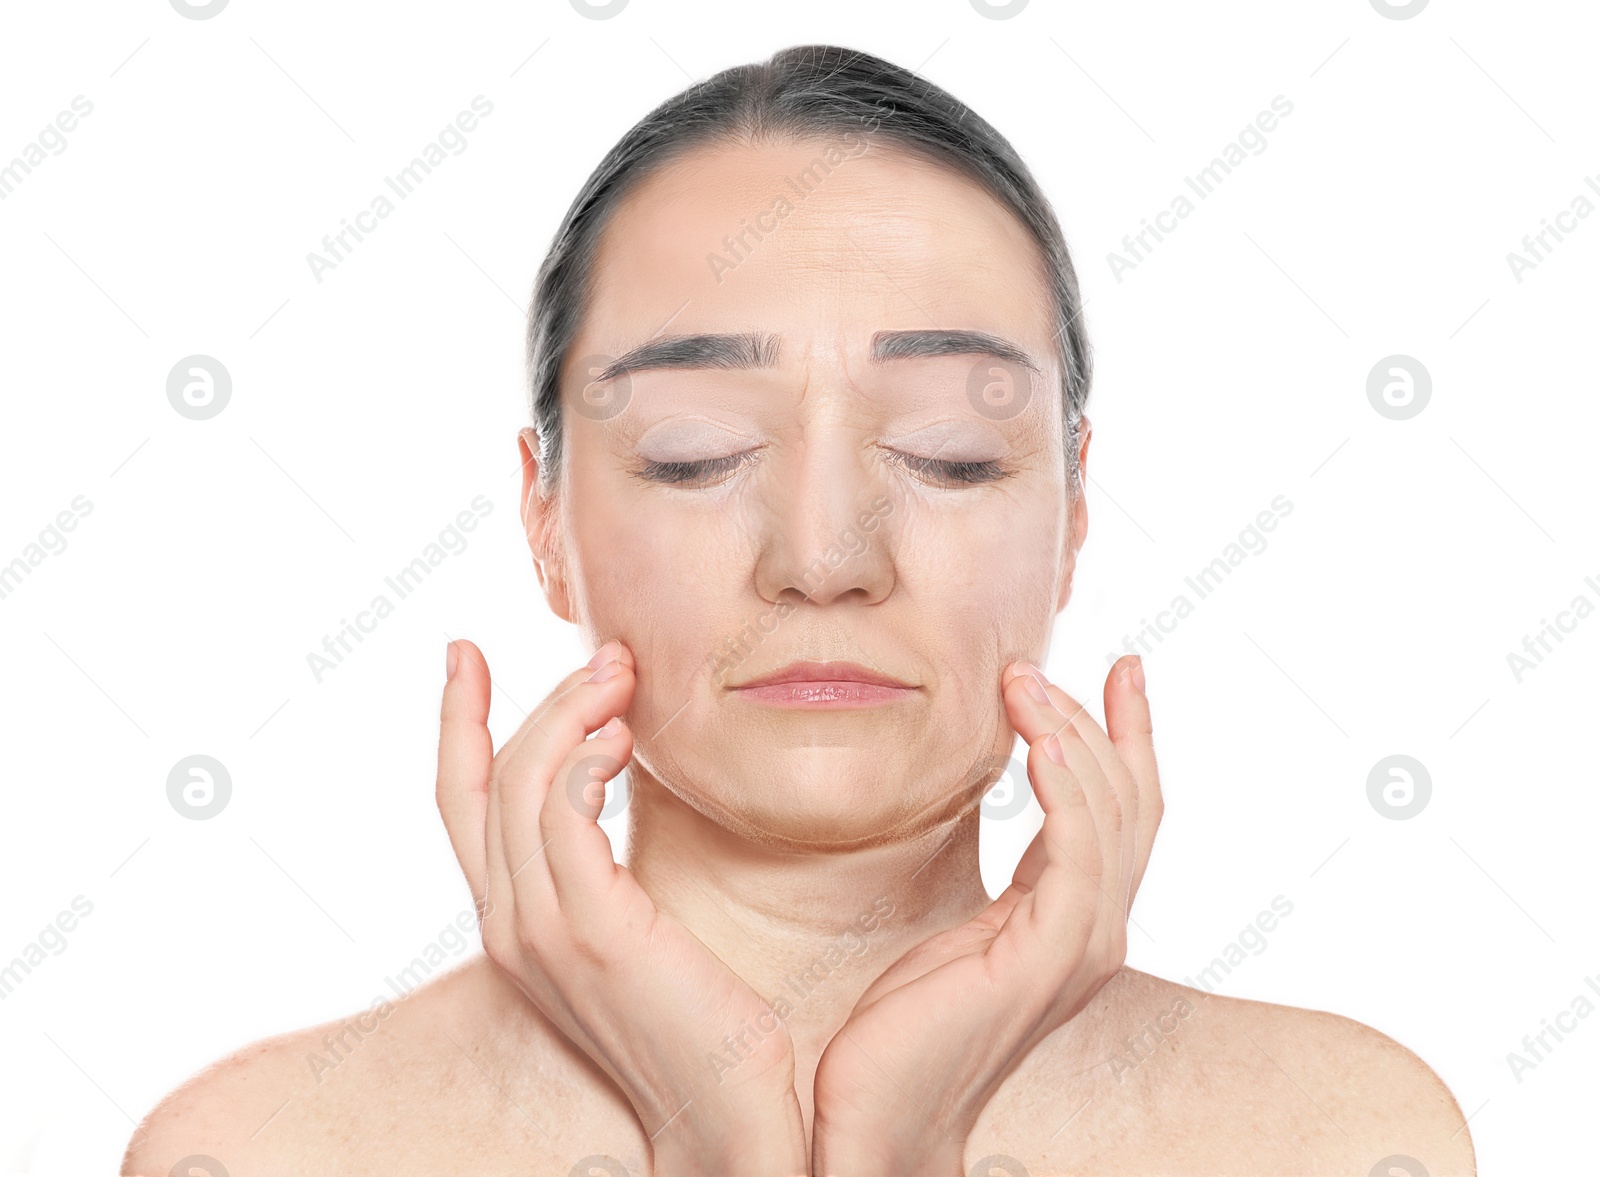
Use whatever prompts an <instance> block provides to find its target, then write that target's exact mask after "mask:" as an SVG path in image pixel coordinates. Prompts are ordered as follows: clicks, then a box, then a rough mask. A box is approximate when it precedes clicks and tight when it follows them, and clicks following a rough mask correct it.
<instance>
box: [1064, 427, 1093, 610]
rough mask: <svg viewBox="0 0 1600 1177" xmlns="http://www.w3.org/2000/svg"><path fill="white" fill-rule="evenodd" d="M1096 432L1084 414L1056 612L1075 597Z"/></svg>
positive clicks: (1084, 531)
mask: <svg viewBox="0 0 1600 1177" xmlns="http://www.w3.org/2000/svg"><path fill="white" fill-rule="evenodd" d="M1093 433H1094V426H1093V424H1091V423H1090V421H1089V418H1087V417H1084V418H1083V419H1082V422H1081V424H1080V428H1079V430H1078V481H1077V484H1076V485H1075V486H1072V487H1070V488H1069V493H1070V494H1071V496H1072V497H1071V501H1070V502H1069V504H1068V511H1069V516H1068V518H1067V542H1066V543H1065V544H1063V545H1062V547H1061V579H1060V582H1059V583H1060V585H1061V588H1060V591H1059V592H1058V593H1057V596H1056V612H1057V613H1059V612H1061V610H1063V609H1065V608H1066V607H1067V602H1068V601H1069V600H1071V599H1072V576H1073V573H1075V572H1076V571H1077V570H1078V549H1079V548H1081V547H1083V541H1084V539H1085V538H1086V537H1087V536H1088V534H1089V501H1088V494H1087V492H1086V490H1085V487H1086V486H1087V483H1088V480H1089V438H1090V437H1091V436H1092V435H1093Z"/></svg>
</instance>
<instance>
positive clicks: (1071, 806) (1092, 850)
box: [996, 735, 1117, 968]
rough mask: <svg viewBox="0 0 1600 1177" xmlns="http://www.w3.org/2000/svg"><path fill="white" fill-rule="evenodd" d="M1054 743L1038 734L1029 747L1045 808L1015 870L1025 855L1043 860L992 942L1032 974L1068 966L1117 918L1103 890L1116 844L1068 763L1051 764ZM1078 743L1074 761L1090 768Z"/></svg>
mask: <svg viewBox="0 0 1600 1177" xmlns="http://www.w3.org/2000/svg"><path fill="white" fill-rule="evenodd" d="M1055 739H1057V737H1056V736H1053V735H1044V736H1041V737H1039V739H1038V740H1036V741H1035V742H1034V743H1033V745H1032V746H1031V747H1030V748H1029V749H1028V779H1029V780H1030V781H1032V782H1033V786H1034V794H1035V796H1037V797H1038V798H1039V803H1040V804H1041V805H1042V806H1044V809H1045V819H1044V825H1043V826H1042V827H1041V828H1040V830H1039V834H1038V836H1037V837H1036V838H1035V840H1034V843H1033V845H1030V846H1029V848H1028V851H1027V853H1025V854H1024V855H1023V858H1024V863H1019V864H1018V870H1019V872H1020V871H1022V870H1023V868H1024V866H1026V865H1027V863H1026V860H1027V858H1028V856H1029V855H1030V854H1032V855H1034V856H1035V859H1036V860H1039V859H1042V864H1041V866H1040V869H1038V873H1037V876H1036V878H1035V880H1034V883H1033V886H1032V888H1031V890H1030V891H1029V893H1028V894H1027V895H1026V896H1024V897H1023V898H1022V899H1021V900H1020V901H1019V902H1018V903H1017V905H1016V908H1015V910H1014V912H1013V915H1012V917H1011V918H1010V919H1008V920H1007V921H1006V925H1005V927H1004V928H1002V929H1001V934H1000V936H999V937H997V938H996V939H997V941H999V940H1004V941H1005V942H1006V945H1007V946H1009V947H1011V948H1012V949H1013V950H1014V951H1015V952H1016V953H1017V954H1018V956H1019V957H1020V958H1021V961H1022V963H1023V964H1025V965H1028V966H1031V967H1034V968H1037V967H1040V966H1041V964H1042V962H1044V961H1053V962H1055V963H1056V964H1057V966H1058V967H1068V968H1070V967H1073V966H1074V965H1075V963H1076V961H1078V960H1079V959H1081V957H1082V954H1083V952H1084V950H1085V947H1086V946H1087V944H1088V943H1089V938H1090V936H1091V935H1092V934H1093V932H1094V929H1095V927H1096V926H1097V925H1099V924H1101V923H1103V922H1105V921H1106V920H1112V921H1115V919H1116V918H1117V917H1116V914H1115V906H1116V905H1115V903H1114V902H1109V901H1108V899H1107V894H1106V892H1107V888H1106V886H1105V883H1106V878H1107V863H1106V859H1105V849H1106V846H1107V843H1108V841H1110V843H1111V844H1112V845H1115V839H1114V838H1112V839H1108V838H1107V837H1106V833H1105V831H1104V830H1102V829H1101V828H1100V825H1099V823H1098V821H1097V815H1096V813H1095V810H1094V807H1093V805H1092V804H1091V802H1090V798H1089V790H1087V789H1085V788H1084V787H1083V784H1082V782H1081V781H1080V780H1079V778H1078V775H1077V774H1076V773H1075V772H1074V771H1073V769H1072V768H1071V767H1069V765H1068V764H1065V763H1057V762H1056V759H1055V756H1054V755H1053V754H1052V752H1051V751H1050V750H1049V747H1048V742H1049V741H1051V740H1055ZM1078 743H1079V746H1080V751H1079V754H1078V760H1079V763H1080V764H1083V763H1085V762H1089V763H1092V761H1093V757H1091V756H1089V755H1088V754H1087V750H1086V749H1082V746H1081V741H1079V742H1078ZM1062 752H1063V753H1064V752H1065V749H1064V748H1063V749H1062ZM1063 759H1065V756H1063ZM1034 846H1037V847H1038V849H1037V850H1035V849H1034Z"/></svg>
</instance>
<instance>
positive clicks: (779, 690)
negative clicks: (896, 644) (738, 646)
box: [734, 662, 919, 711]
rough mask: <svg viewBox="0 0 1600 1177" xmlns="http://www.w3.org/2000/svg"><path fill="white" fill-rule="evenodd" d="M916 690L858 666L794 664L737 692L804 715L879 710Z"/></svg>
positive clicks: (826, 663) (740, 696)
mask: <svg viewBox="0 0 1600 1177" xmlns="http://www.w3.org/2000/svg"><path fill="white" fill-rule="evenodd" d="M918 689H919V688H917V687H916V686H914V685H912V684H911V683H907V682H902V681H901V680H900V679H897V678H893V677H891V676H889V675H887V674H883V673H882V672H880V671H876V670H869V669H868V668H867V667H865V666H862V665H860V664H859V663H855V662H791V663H790V664H789V665H788V666H785V667H783V669H781V670H775V671H773V672H772V673H770V674H764V675H762V676H761V677H759V678H753V679H751V680H750V681H749V682H747V683H741V684H740V685H739V686H737V687H735V688H734V693H735V695H736V697H738V698H740V699H743V700H746V701H748V702H751V703H757V704H762V705H765V706H769V707H784V708H795V709H800V710H805V711H817V710H837V709H851V708H858V707H878V706H882V705H884V704H890V703H898V702H903V701H905V700H907V699H910V698H912V697H913V696H915V694H916V692H917V690H918Z"/></svg>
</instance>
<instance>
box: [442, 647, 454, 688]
mask: <svg viewBox="0 0 1600 1177" xmlns="http://www.w3.org/2000/svg"><path fill="white" fill-rule="evenodd" d="M455 676H456V644H455V643H454V642H447V643H445V647H444V681H445V682H449V681H450V680H451V679H453V678H454V677H455Z"/></svg>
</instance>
